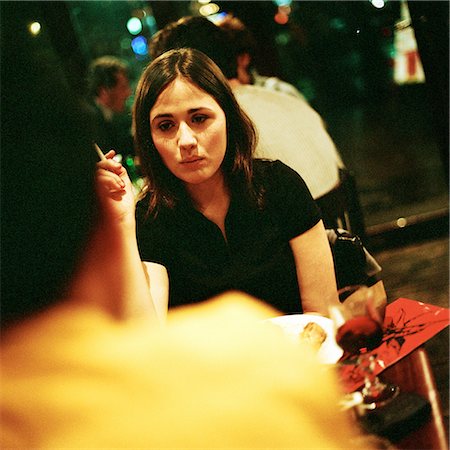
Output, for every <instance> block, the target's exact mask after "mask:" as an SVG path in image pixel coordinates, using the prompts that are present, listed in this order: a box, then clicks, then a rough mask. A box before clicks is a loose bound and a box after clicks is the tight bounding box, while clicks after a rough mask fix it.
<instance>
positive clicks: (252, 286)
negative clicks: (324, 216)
mask: <svg viewBox="0 0 450 450" xmlns="http://www.w3.org/2000/svg"><path fill="white" fill-rule="evenodd" d="M267 114H270V111H267ZM133 127H134V131H135V142H136V147H137V152H138V155H139V157H140V162H141V169H142V172H143V174H144V176H145V177H146V185H145V189H144V194H143V198H142V199H141V200H140V201H139V202H138V205H137V236H138V243H139V249H140V253H141V258H142V260H143V261H145V262H148V263H153V264H152V266H151V270H150V280H151V278H152V271H153V272H154V271H155V270H156V271H157V275H156V276H158V277H159V279H161V278H162V274H163V272H164V268H165V269H167V272H168V280H166V282H167V283H169V297H170V298H169V307H173V306H178V305H184V304H189V303H195V302H199V301H202V300H204V299H207V298H210V297H212V296H214V295H217V294H219V293H221V292H224V291H228V290H239V291H243V292H246V293H248V294H251V295H253V296H255V297H258V298H260V299H262V300H264V301H265V302H267V303H269V304H271V305H272V306H274V307H275V308H277V309H279V310H281V311H284V312H286V313H292V312H318V313H320V314H324V315H327V313H328V306H329V304H330V303H333V302H338V299H337V293H336V282H335V275H334V268H333V260H332V255H331V250H330V246H329V244H328V239H327V237H326V233H325V230H324V226H323V223H322V221H321V217H320V213H319V210H318V208H317V206H316V205H315V203H314V201H313V199H312V197H311V194H310V192H309V191H308V189H307V187H306V185H305V183H304V182H303V180H302V178H301V177H300V176H299V175H298V174H297V173H296V172H295V171H293V170H292V169H290V168H289V167H287V166H286V165H284V164H283V163H281V162H280V161H268V160H256V159H255V160H254V159H253V150H254V147H255V142H256V133H255V129H254V126H253V124H252V123H251V121H250V119H249V118H248V117H247V116H246V115H245V113H244V112H243V111H242V110H241V109H240V107H239V106H238V104H237V102H236V100H235V98H234V96H233V94H232V91H231V90H230V87H229V85H228V82H227V80H226V79H225V77H224V76H223V74H222V73H221V71H220V69H219V68H218V67H217V66H216V65H215V64H214V62H212V60H210V59H209V58H208V57H207V56H206V55H204V54H203V53H201V52H199V51H197V50H193V49H177V50H171V51H169V52H166V53H165V54H163V55H161V56H160V57H159V58H157V59H155V60H154V61H153V62H152V63H151V64H150V65H149V66H148V67H147V68H146V70H145V71H144V73H143V74H142V76H141V79H140V81H139V84H138V87H137V92H136V96H135V104H134V108H133ZM288 132H289V130H286V133H288ZM162 291H167V289H163V290H162ZM162 301H163V302H165V301H166V299H162Z"/></svg>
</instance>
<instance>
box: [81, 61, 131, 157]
mask: <svg viewBox="0 0 450 450" xmlns="http://www.w3.org/2000/svg"><path fill="white" fill-rule="evenodd" d="M87 84H88V91H89V111H90V114H91V118H92V123H91V125H92V126H93V133H94V137H93V139H94V141H95V142H97V144H98V145H99V146H100V147H101V148H102V149H105V151H109V150H111V149H113V150H115V151H116V153H118V154H120V155H121V156H122V159H123V160H125V159H126V157H127V156H134V148H133V137H132V135H131V120H130V114H129V111H127V100H128V99H129V97H130V95H131V94H132V91H131V87H130V80H129V72H128V66H127V65H126V63H125V62H124V61H122V60H121V59H119V58H117V57H115V56H110V55H107V56H101V57H99V58H96V59H94V60H93V61H92V62H91V64H90V65H89V69H88V74H87Z"/></svg>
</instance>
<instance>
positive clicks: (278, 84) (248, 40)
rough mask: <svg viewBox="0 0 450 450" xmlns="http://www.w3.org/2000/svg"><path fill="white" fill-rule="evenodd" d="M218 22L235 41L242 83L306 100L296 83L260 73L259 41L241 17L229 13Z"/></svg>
mask: <svg viewBox="0 0 450 450" xmlns="http://www.w3.org/2000/svg"><path fill="white" fill-rule="evenodd" d="M216 24H217V25H218V26H219V27H221V28H223V29H225V30H227V31H228V33H229V37H230V39H231V41H232V42H233V44H232V46H231V48H232V49H234V51H235V52H236V60H237V78H238V80H239V82H240V83H242V84H253V85H255V86H261V87H264V88H266V89H270V90H273V91H278V92H282V93H284V94H288V95H292V96H294V97H299V98H301V99H303V100H305V101H306V99H305V97H304V96H303V94H302V93H301V92H300V91H299V90H298V89H297V88H296V87H295V86H294V85H292V84H290V83H288V82H286V81H283V80H280V79H279V78H277V77H267V76H264V75H260V74H259V73H258V71H257V69H256V67H255V65H254V59H255V52H256V48H257V43H256V40H255V38H254V36H253V34H252V33H251V32H250V30H249V29H248V28H247V27H246V26H245V25H244V23H243V22H242V21H241V20H240V19H238V18H237V17H234V16H232V15H231V14H227V15H226V16H225V17H224V18H223V19H221V20H220V21H219V22H216Z"/></svg>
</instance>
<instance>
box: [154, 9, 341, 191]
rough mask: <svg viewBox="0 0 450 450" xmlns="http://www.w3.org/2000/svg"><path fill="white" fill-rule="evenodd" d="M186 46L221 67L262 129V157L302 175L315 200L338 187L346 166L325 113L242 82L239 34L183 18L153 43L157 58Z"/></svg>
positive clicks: (259, 147) (258, 151)
mask: <svg viewBox="0 0 450 450" xmlns="http://www.w3.org/2000/svg"><path fill="white" fill-rule="evenodd" d="M180 47H190V48H195V49H197V50H200V51H202V52H203V53H205V54H206V55H208V56H209V57H210V58H211V59H212V60H213V61H214V62H215V63H216V64H217V65H218V66H219V67H220V69H221V70H222V72H223V73H224V75H225V76H226V77H227V79H228V81H229V83H230V85H231V87H232V89H233V93H234V95H235V96H236V99H237V101H238V102H239V104H240V106H241V107H242V108H243V109H244V111H245V112H246V113H247V114H248V115H249V117H250V119H251V120H252V121H253V122H254V124H255V125H256V128H257V131H258V136H259V139H258V145H257V147H256V154H255V155H256V156H257V157H260V158H268V159H279V160H281V161H283V162H284V163H285V164H287V165H288V166H289V167H291V168H292V169H294V170H295V171H297V172H298V173H299V174H300V175H301V176H302V178H303V179H304V180H305V183H306V185H307V186H308V188H309V190H310V192H311V194H312V196H313V198H314V199H319V198H320V197H322V196H324V195H325V194H327V193H328V192H330V191H332V190H333V189H334V188H336V187H337V186H338V184H339V181H340V177H339V169H341V168H344V164H343V162H342V159H341V156H340V155H339V153H338V151H337V149H336V146H335V145H334V142H333V141H332V139H331V137H330V136H329V134H328V133H327V131H326V129H325V127H324V123H323V120H322V118H321V117H320V116H319V114H318V113H317V112H316V111H315V110H314V109H313V108H311V106H310V105H309V104H308V103H307V102H306V101H305V100H303V99H302V98H300V97H295V96H292V95H287V94H285V93H282V92H278V91H275V90H272V89H268V88H267V87H263V86H256V85H252V84H245V83H243V82H242V81H241V80H242V78H241V79H240V77H239V73H241V74H242V70H243V68H242V67H240V66H239V64H238V61H239V59H240V57H241V56H242V44H241V43H240V35H239V34H235V33H234V32H233V31H232V29H231V28H228V29H227V28H226V27H225V26H224V27H223V28H221V27H219V26H217V25H215V24H213V23H212V22H211V21H210V20H208V19H207V18H205V17H183V18H181V19H180V20H178V21H176V22H171V23H169V24H168V25H166V27H164V28H163V29H161V30H160V31H159V32H157V33H156V34H155V35H154V36H153V37H152V40H151V41H150V53H151V56H152V57H153V58H156V57H157V56H159V55H161V54H162V53H164V52H165V51H167V50H170V49H172V48H180Z"/></svg>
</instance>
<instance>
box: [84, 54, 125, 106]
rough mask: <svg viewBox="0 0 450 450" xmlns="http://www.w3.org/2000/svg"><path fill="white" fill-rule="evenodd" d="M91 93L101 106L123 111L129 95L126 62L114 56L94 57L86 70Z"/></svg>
mask: <svg viewBox="0 0 450 450" xmlns="http://www.w3.org/2000/svg"><path fill="white" fill-rule="evenodd" d="M88 85H89V91H90V93H91V95H92V96H93V97H94V98H95V99H96V100H97V101H98V102H99V103H100V104H102V105H103V106H106V107H107V108H109V109H111V110H112V111H114V112H116V113H120V112H123V111H124V110H125V105H126V101H127V99H128V97H129V96H130V95H131V88H130V82H129V79H128V69H127V66H126V64H125V63H124V62H123V61H121V60H120V59H118V58H115V57H114V56H102V57H101V58H97V59H95V60H94V61H93V62H92V63H91V65H90V67H89V72H88Z"/></svg>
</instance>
